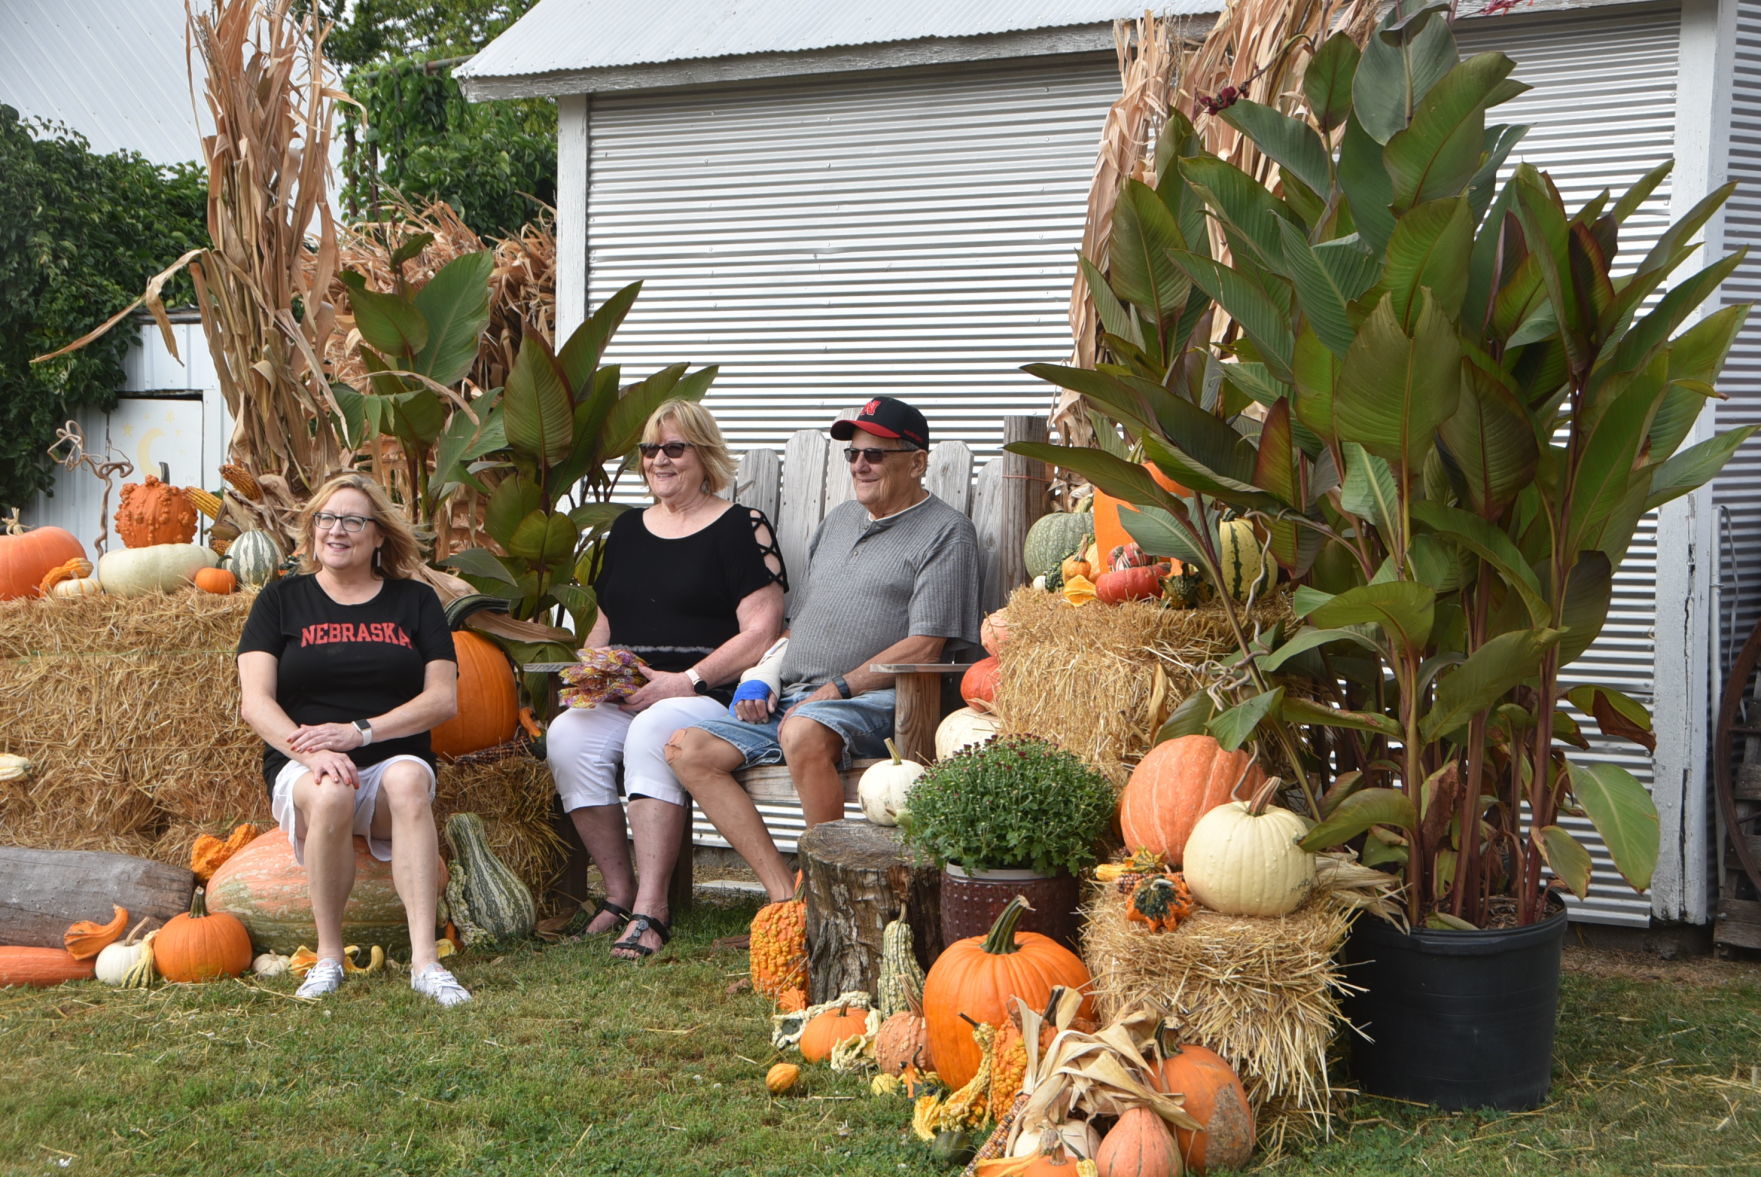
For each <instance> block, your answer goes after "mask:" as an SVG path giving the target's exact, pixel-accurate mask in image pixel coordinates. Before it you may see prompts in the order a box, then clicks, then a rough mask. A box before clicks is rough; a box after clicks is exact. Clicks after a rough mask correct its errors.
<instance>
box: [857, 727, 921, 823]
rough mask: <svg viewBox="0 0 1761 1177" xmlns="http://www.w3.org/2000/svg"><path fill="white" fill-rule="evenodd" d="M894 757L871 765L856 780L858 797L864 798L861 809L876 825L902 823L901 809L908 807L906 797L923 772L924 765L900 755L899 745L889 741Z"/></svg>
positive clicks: (888, 744) (888, 747)
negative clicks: (859, 778) (900, 821)
mask: <svg viewBox="0 0 1761 1177" xmlns="http://www.w3.org/2000/svg"><path fill="white" fill-rule="evenodd" d="M887 751H888V752H890V753H891V754H892V757H893V758H892V759H891V760H882V761H881V762H880V763H878V764H871V765H869V766H868V767H867V768H866V769H864V770H863V772H862V779H861V780H859V781H857V782H856V796H857V797H858V798H859V799H860V800H861V801H862V812H863V813H865V814H867V815H868V820H869V821H871V822H873V823H874V824H875V825H877V826H896V825H898V824H899V811H900V810H901V809H904V808H905V797H906V795H907V794H908V793H910V792H911V786H912V785H915V784H916V783H917V778H918V777H920V776H922V775H923V765H921V764H919V763H917V761H915V760H906V759H905V758H904V757H903V756H900V755H899V746H898V745H897V744H895V743H893V741H891V740H888V741H887Z"/></svg>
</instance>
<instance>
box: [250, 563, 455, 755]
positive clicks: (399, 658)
mask: <svg viewBox="0 0 1761 1177" xmlns="http://www.w3.org/2000/svg"><path fill="white" fill-rule="evenodd" d="M254 651H261V652H262V653H265V654H273V655H275V658H276V664H275V699H276V702H278V703H280V704H281V709H282V710H283V711H285V712H287V716H288V718H289V719H291V720H293V721H294V722H295V723H299V724H314V723H353V722H354V721H355V720H357V719H371V718H373V717H374V716H376V715H383V714H385V713H386V712H387V711H390V710H391V709H392V708H393V707H397V706H400V705H401V704H404V703H408V702H409V701H410V700H411V699H414V698H415V697H416V696H417V695H419V694H421V693H422V686H423V683H424V682H425V681H426V678H427V672H428V664H429V663H430V662H436V661H447V662H456V661H458V655H457V654H456V653H454V651H453V644H452V633H451V632H450V631H449V630H448V629H447V627H446V614H445V613H444V612H443V611H442V610H441V607H440V598H439V597H438V596H436V595H435V593H434V590H433V589H432V588H429V587H428V586H427V585H425V584H423V583H422V582H420V581H416V580H386V581H381V582H380V586H379V592H378V593H377V594H376V595H375V596H374V597H373V599H372V600H370V601H363V602H362V603H361V604H359V605H344V604H340V603H339V602H337V601H333V600H331V598H330V594H328V593H326V592H325V591H324V590H323V588H321V587H320V586H319V584H318V578H317V577H316V576H289V577H286V578H284V579H282V580H277V581H273V582H271V583H270V584H269V585H268V586H267V587H266V588H264V590H263V591H262V593H261V594H259V595H258V597H257V600H256V603H255V604H253V605H252V606H251V615H250V617H248V618H247V619H246V620H245V632H244V636H243V637H241V638H240V639H239V643H238V652H239V653H241V654H246V653H251V652H254ZM398 755H410V756H420V757H421V758H422V759H423V760H426V761H427V762H428V763H429V764H430V765H432V764H433V763H434V754H433V753H432V752H431V751H430V750H429V747H428V733H427V732H417V733H416V734H415V735H412V736H399V737H397V738H396V739H387V740H374V741H373V742H372V743H371V744H368V745H367V746H366V747H365V748H355V749H352V750H350V752H349V759H351V760H353V761H354V762H355V763H356V764H357V765H360V766H363V767H364V766H366V765H369V764H378V763H379V762H380V761H382V760H389V759H391V758H392V757H393V756H398ZM287 762H288V758H287V756H286V755H284V754H283V753H282V752H281V751H279V750H278V749H276V748H272V747H265V748H264V751H263V779H264V781H265V782H267V783H268V784H269V785H270V787H271V788H273V787H274V783H275V775H276V774H277V773H279V772H280V771H281V769H282V766H283V765H285V764H286V763H287Z"/></svg>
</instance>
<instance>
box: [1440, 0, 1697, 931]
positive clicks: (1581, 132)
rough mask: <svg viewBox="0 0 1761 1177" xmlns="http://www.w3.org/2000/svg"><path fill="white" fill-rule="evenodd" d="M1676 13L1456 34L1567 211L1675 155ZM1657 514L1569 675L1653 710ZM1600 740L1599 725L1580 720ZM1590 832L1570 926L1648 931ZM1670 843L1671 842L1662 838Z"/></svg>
mask: <svg viewBox="0 0 1761 1177" xmlns="http://www.w3.org/2000/svg"><path fill="white" fill-rule="evenodd" d="M1680 22H1681V17H1680V14H1679V12H1677V11H1676V10H1674V9H1673V8H1671V9H1667V10H1651V11H1646V12H1638V13H1630V12H1629V13H1622V12H1618V11H1614V12H1606V13H1583V12H1577V13H1569V14H1560V15H1557V16H1549V17H1536V18H1521V17H1497V18H1489V19H1485V20H1478V21H1467V22H1464V23H1463V24H1462V25H1461V26H1460V27H1459V30H1458V33H1459V38H1460V42H1461V47H1462V52H1463V53H1464V54H1470V53H1482V52H1486V51H1488V50H1498V51H1501V52H1504V53H1507V54H1509V55H1510V56H1511V57H1512V58H1513V59H1515V61H1516V63H1517V68H1516V76H1517V78H1519V79H1520V80H1522V81H1524V82H1527V83H1528V84H1529V85H1530V86H1532V87H1533V89H1532V90H1530V91H1529V92H1528V93H1526V94H1524V95H1522V96H1521V97H1519V98H1517V99H1515V100H1514V101H1511V102H1508V103H1506V104H1505V105H1503V106H1500V107H1498V108H1496V109H1495V110H1494V111H1493V112H1492V114H1493V117H1495V118H1496V119H1497V121H1499V122H1505V123H1525V124H1528V125H1529V126H1530V127H1531V128H1532V129H1531V130H1530V131H1529V133H1528V136H1527V137H1526V138H1525V139H1524V140H1523V141H1522V143H1521V144H1519V145H1518V147H1517V150H1516V151H1515V152H1514V153H1513V155H1512V157H1511V162H1512V163H1513V164H1514V163H1517V162H1520V161H1522V160H1528V161H1529V162H1531V163H1533V164H1535V165H1536V166H1537V167H1540V168H1542V169H1543V170H1545V171H1547V172H1548V173H1549V174H1551V175H1552V177H1553V181H1554V183H1555V184H1557V185H1558V186H1559V189H1560V193H1561V195H1563V196H1564V198H1565V201H1566V205H1567V207H1570V208H1575V207H1577V206H1579V205H1581V204H1583V203H1584V202H1585V201H1586V200H1588V199H1590V198H1591V197H1592V196H1594V195H1595V194H1596V193H1598V192H1600V191H1601V190H1602V189H1604V188H1608V189H1611V190H1613V191H1614V192H1615V193H1616V194H1618V193H1620V192H1622V191H1624V190H1625V189H1626V188H1628V187H1630V186H1631V185H1632V183H1633V181H1634V180H1636V179H1637V178H1638V177H1639V176H1641V175H1643V174H1644V173H1645V172H1646V171H1647V170H1649V169H1650V168H1653V167H1655V166H1656V165H1657V164H1659V163H1662V162H1663V161H1664V160H1666V159H1668V158H1669V157H1670V155H1671V154H1672V152H1673V150H1674V138H1675V91H1676V70H1677V52H1678V43H1679V38H1680ZM1668 208H1669V182H1668V181H1665V182H1664V184H1663V185H1662V186H1661V187H1660V188H1659V189H1658V191H1657V192H1656V193H1654V194H1653V195H1652V197H1651V199H1650V200H1648V201H1647V202H1646V204H1645V206H1644V208H1643V209H1642V210H1641V211H1640V212H1639V213H1638V214H1636V215H1634V216H1633V217H1632V219H1631V220H1629V221H1628V222H1627V225H1626V227H1625V228H1624V229H1623V231H1622V234H1621V242H1620V247H1621V249H1620V256H1621V259H1623V260H1624V261H1625V262H1626V268H1630V267H1631V265H1632V263H1633V262H1634V261H1636V260H1637V259H1638V258H1641V257H1643V256H1644V254H1645V251H1646V250H1647V249H1649V248H1650V247H1651V245H1652V243H1653V242H1655V241H1656V239H1657V237H1658V235H1659V233H1660V232H1661V231H1662V230H1663V229H1664V228H1665V227H1666V226H1667V224H1668V215H1667V214H1668ZM1655 526H1656V525H1655V517H1654V516H1648V517H1647V518H1646V520H1645V521H1644V522H1643V523H1642V524H1641V525H1640V530H1639V534H1638V536H1637V538H1636V539H1635V541H1634V543H1633V547H1632V551H1631V553H1630V554H1629V555H1628V557H1627V561H1626V563H1625V565H1623V566H1622V568H1621V569H1620V572H1619V574H1618V575H1617V577H1616V580H1615V595H1614V604H1613V607H1612V608H1611V610H1610V612H1609V616H1608V624H1607V626H1606V627H1605V628H1604V630H1603V633H1602V637H1601V639H1600V640H1599V641H1597V643H1596V644H1595V646H1594V647H1592V648H1591V649H1590V650H1589V651H1588V652H1587V653H1586V654H1585V655H1584V656H1583V658H1581V659H1580V660H1579V661H1578V662H1577V664H1576V665H1575V666H1574V668H1573V673H1572V675H1571V677H1572V679H1573V680H1574V681H1575V680H1582V681H1591V682H1604V683H1607V684H1609V685H1611V686H1613V687H1615V688H1617V689H1619V690H1622V691H1625V692H1626V693H1627V694H1629V695H1632V696H1633V697H1634V698H1636V699H1639V700H1641V701H1643V702H1645V703H1647V704H1648V703H1650V701H1651V699H1652V697H1653V695H1654V693H1655V691H1656V689H1657V683H1656V681H1655V676H1654V652H1653V631H1654V628H1655V625H1656V618H1657V601H1656V591H1655V585H1656V573H1657V567H1656V548H1657V544H1656V531H1655ZM1583 722H1584V724H1585V726H1586V730H1587V731H1590V732H1594V730H1595V725H1594V722H1593V721H1591V720H1588V719H1587V718H1586V719H1584V720H1583ZM1591 744H1592V751H1591V752H1590V753H1588V754H1586V755H1588V756H1591V757H1594V758H1595V759H1598V760H1604V761H1609V762H1612V763H1616V764H1619V765H1621V766H1622V767H1624V768H1626V769H1628V770H1629V771H1631V772H1632V773H1633V774H1634V775H1635V776H1637V777H1638V778H1639V779H1640V780H1641V781H1644V782H1645V783H1646V784H1647V786H1649V785H1650V783H1651V780H1652V765H1651V759H1650V757H1649V756H1648V755H1647V754H1646V753H1645V751H1644V750H1643V749H1642V748H1639V747H1637V746H1636V745H1633V744H1630V743H1627V742H1625V741H1619V740H1606V739H1603V738H1601V737H1599V736H1592V737H1591ZM1563 824H1565V825H1566V826H1567V827H1569V828H1571V829H1572V830H1573V832H1574V833H1577V834H1578V835H1580V836H1586V835H1587V837H1585V841H1586V843H1587V844H1588V845H1589V847H1590V849H1591V857H1592V859H1593V861H1594V863H1595V873H1594V875H1593V880H1592V890H1591V893H1590V898H1589V900H1588V901H1586V902H1583V903H1578V902H1576V901H1573V903H1572V908H1573V911H1572V914H1573V918H1576V919H1582V920H1588V921H1592V922H1598V923H1619V924H1632V925H1642V924H1645V923H1647V922H1649V920H1650V917H1651V902H1650V900H1649V899H1648V898H1647V897H1646V896H1644V895H1640V894H1637V893H1635V892H1634V891H1633V889H1632V888H1631V887H1630V886H1628V885H1627V883H1626V881H1625V880H1624V879H1622V878H1621V877H1620V875H1619V873H1618V872H1617V871H1615V870H1614V868H1613V865H1612V864H1611V863H1610V861H1609V858H1608V854H1607V851H1606V849H1605V848H1604V847H1603V845H1602V842H1601V840H1600V839H1598V838H1596V836H1595V833H1594V830H1593V828H1592V827H1591V826H1590V824H1589V822H1588V821H1585V820H1583V819H1579V818H1568V819H1566V820H1565V822H1564V823H1563ZM1665 836H1666V837H1668V836H1672V835H1670V834H1669V833H1667V832H1666V834H1665Z"/></svg>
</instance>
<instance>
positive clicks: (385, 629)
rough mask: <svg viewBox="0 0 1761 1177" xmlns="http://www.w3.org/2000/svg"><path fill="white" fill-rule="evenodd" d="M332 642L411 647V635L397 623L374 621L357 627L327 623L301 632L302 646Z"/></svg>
mask: <svg viewBox="0 0 1761 1177" xmlns="http://www.w3.org/2000/svg"><path fill="white" fill-rule="evenodd" d="M331 642H390V643H391V644H392V645H394V646H409V645H411V644H412V643H411V642H410V635H409V634H407V633H405V632H404V630H403V626H401V625H398V624H397V623H396V622H395V621H373V622H367V623H364V624H361V625H355V624H354V623H352V622H348V621H325V622H320V623H319V624H317V625H308V626H306V627H305V628H303V629H301V630H300V645H302V646H326V645H329V644H330V643H331Z"/></svg>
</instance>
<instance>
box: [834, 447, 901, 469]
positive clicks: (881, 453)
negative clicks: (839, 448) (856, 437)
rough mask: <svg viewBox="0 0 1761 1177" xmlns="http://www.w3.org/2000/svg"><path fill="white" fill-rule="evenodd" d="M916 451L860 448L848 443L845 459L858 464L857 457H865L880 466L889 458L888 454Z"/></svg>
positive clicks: (869, 461)
mask: <svg viewBox="0 0 1761 1177" xmlns="http://www.w3.org/2000/svg"><path fill="white" fill-rule="evenodd" d="M915 452H916V451H915V450H871V449H859V448H857V447H856V446H853V445H847V446H845V447H844V461H846V462H848V463H850V465H852V466H854V465H855V464H856V459H857V458H863V459H866V460H867V462H868V464H869V465H870V466H878V465H880V464H881V463H882V462H884V461H886V460H887V455H888V454H910V453H915Z"/></svg>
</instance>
